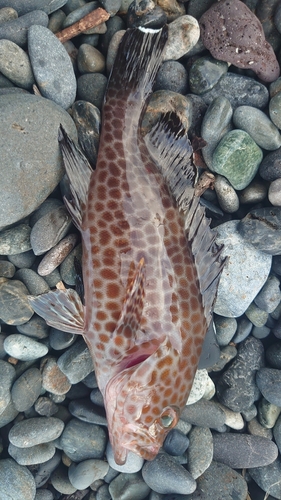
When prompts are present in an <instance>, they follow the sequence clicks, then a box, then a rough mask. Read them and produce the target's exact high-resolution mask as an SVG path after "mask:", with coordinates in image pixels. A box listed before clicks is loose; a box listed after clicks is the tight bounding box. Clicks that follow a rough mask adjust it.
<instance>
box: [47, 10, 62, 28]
mask: <svg viewBox="0 0 281 500" xmlns="http://www.w3.org/2000/svg"><path fill="white" fill-rule="evenodd" d="M65 18H66V14H65V13H64V11H63V10H61V9H58V10H57V11H56V12H53V13H52V14H51V15H50V16H49V22H48V25H47V27H48V29H49V30H51V31H52V33H57V32H58V31H61V30H62V25H63V22H64V20H65Z"/></svg>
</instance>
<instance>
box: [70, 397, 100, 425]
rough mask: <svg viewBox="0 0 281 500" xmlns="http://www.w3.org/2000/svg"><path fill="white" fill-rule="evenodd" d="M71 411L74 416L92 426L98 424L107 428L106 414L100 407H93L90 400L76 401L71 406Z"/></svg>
mask: <svg viewBox="0 0 281 500" xmlns="http://www.w3.org/2000/svg"><path fill="white" fill-rule="evenodd" d="M69 411H70V413H71V414H72V415H73V416H74V417H77V418H79V420H82V421H83V422H88V423H90V424H97V425H103V426H105V427H106V426H107V420H106V418H105V413H104V412H102V411H101V409H100V407H97V406H95V405H93V404H92V403H91V402H89V400H88V399H86V400H85V399H78V400H77V399H76V400H74V401H71V403H70V404H69Z"/></svg>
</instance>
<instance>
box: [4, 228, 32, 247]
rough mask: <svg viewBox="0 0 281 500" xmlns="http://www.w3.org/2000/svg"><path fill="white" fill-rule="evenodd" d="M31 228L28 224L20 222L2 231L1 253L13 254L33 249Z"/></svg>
mask: <svg viewBox="0 0 281 500" xmlns="http://www.w3.org/2000/svg"><path fill="white" fill-rule="evenodd" d="M30 232H31V228H30V226H29V225H28V224H19V225H18V226H15V227H13V228H11V229H5V230H4V231H1V232H0V255H1V254H2V255H13V254H17V253H21V252H27V251H28V250H30V249H31V244H30Z"/></svg>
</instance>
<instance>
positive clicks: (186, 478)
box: [110, 453, 196, 495]
mask: <svg viewBox="0 0 281 500" xmlns="http://www.w3.org/2000/svg"><path fill="white" fill-rule="evenodd" d="M142 476H143V479H144V480H145V482H146V484H147V485H148V486H149V487H150V488H151V489H152V490H153V491H156V492H157V493H163V494H168V493H179V494H181V495H188V494H190V493H193V492H194V491H195V489H196V482H195V480H194V479H193V477H192V476H191V474H190V473H189V472H188V471H187V470H186V469H184V467H182V465H180V464H179V463H177V462H175V460H173V459H172V458H171V457H170V456H169V455H167V454H166V453H159V454H158V455H157V456H156V457H155V458H154V460H152V461H151V462H146V463H145V464H144V466H143V468H142ZM117 479H118V478H117ZM114 481H116V480H113V482H114ZM111 484H112V483H111ZM110 487H111V485H110ZM110 489H111V488H110Z"/></svg>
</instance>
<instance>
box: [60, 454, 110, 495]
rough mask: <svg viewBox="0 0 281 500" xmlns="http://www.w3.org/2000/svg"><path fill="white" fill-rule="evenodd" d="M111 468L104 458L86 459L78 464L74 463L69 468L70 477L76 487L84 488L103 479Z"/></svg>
mask: <svg viewBox="0 0 281 500" xmlns="http://www.w3.org/2000/svg"><path fill="white" fill-rule="evenodd" d="M108 469H109V465H108V463H106V462H105V461H104V460H94V459H90V460H84V461H83V462H80V463H79V464H78V465H76V464H72V465H71V466H70V467H69V469H68V477H69V481H70V482H71V484H72V486H74V488H77V489H78V490H84V489H85V488H88V487H89V486H90V485H91V484H92V483H93V482H94V481H97V480H98V479H103V478H104V476H105V475H106V474H107V472H108Z"/></svg>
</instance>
